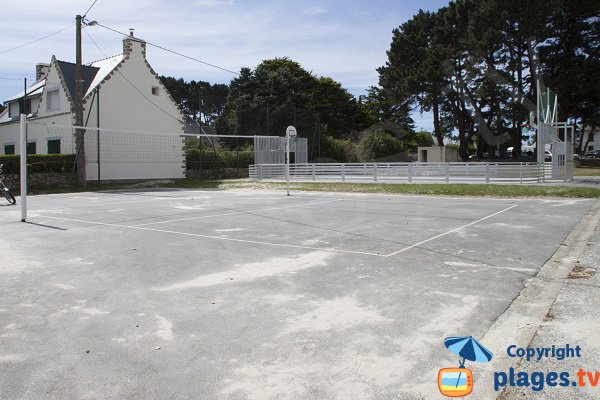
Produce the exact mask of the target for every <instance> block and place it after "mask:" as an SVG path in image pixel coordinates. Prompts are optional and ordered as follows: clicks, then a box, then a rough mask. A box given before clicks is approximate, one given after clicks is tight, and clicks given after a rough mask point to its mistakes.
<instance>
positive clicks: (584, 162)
mask: <svg viewBox="0 0 600 400" xmlns="http://www.w3.org/2000/svg"><path fill="white" fill-rule="evenodd" d="M579 165H580V166H582V167H595V168H600V158H581V159H579Z"/></svg>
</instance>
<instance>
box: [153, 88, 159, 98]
mask: <svg viewBox="0 0 600 400" xmlns="http://www.w3.org/2000/svg"><path fill="white" fill-rule="evenodd" d="M152 94H153V95H155V96H158V86H152Z"/></svg>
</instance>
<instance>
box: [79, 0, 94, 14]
mask: <svg viewBox="0 0 600 400" xmlns="http://www.w3.org/2000/svg"><path fill="white" fill-rule="evenodd" d="M97 1H98V0H94V2H93V3H92V5H91V6H90V8H88V9H87V11H86V12H85V13H83V17H82V18H85V16H86V15H88V13H89V12H90V10H91V9H92V7H94V5H95V4H96V2H97Z"/></svg>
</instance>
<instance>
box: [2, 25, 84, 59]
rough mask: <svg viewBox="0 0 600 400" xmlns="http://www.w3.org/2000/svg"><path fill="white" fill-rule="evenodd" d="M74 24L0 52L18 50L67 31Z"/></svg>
mask: <svg viewBox="0 0 600 400" xmlns="http://www.w3.org/2000/svg"><path fill="white" fill-rule="evenodd" d="M74 25H75V24H71V25H69V26H67V27H66V28H63V29H60V30H58V31H56V32H54V33H51V34H49V35H46V36H43V37H41V38H39V39H35V40H32V41H31V42H27V43H24V44H21V45H19V46H16V47H13V48H11V49H6V50H2V51H0V54H4V53H8V52H9V51H13V50H17V49H20V48H21V47H25V46H29V45H30V44H33V43H36V42H39V41H40V40H44V39H48V38H49V37H52V36H54V35H57V34H59V33H61V32H63V31H66V30H67V29H71V28H72V27H73V26H74Z"/></svg>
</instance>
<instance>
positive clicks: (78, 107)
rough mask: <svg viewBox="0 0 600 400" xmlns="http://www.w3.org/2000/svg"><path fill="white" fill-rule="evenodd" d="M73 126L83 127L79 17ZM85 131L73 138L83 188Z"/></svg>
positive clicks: (76, 18)
mask: <svg viewBox="0 0 600 400" xmlns="http://www.w3.org/2000/svg"><path fill="white" fill-rule="evenodd" d="M75 21H76V32H75V124H76V125H77V126H83V78H82V75H81V63H82V60H81V15H77V16H76V17H75ZM84 134H85V131H84V130H83V129H81V128H77V129H76V133H75V137H76V139H77V180H78V182H79V184H80V185H82V186H84V187H85V183H86V173H85V146H84V140H83V137H84Z"/></svg>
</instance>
